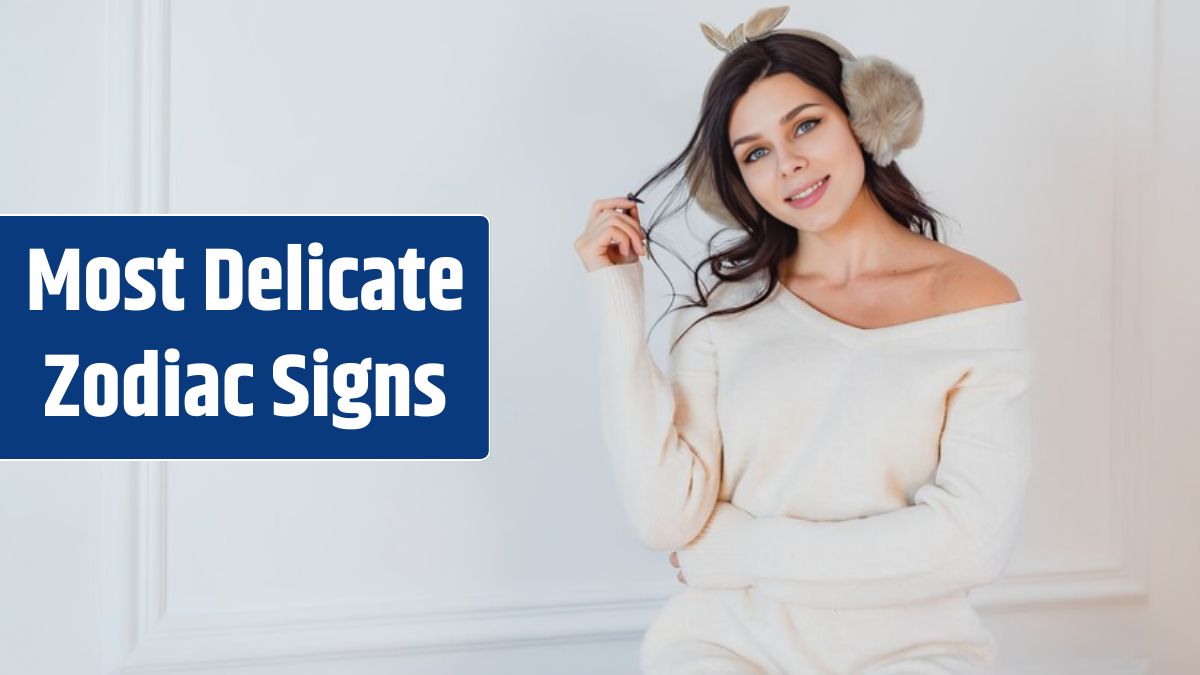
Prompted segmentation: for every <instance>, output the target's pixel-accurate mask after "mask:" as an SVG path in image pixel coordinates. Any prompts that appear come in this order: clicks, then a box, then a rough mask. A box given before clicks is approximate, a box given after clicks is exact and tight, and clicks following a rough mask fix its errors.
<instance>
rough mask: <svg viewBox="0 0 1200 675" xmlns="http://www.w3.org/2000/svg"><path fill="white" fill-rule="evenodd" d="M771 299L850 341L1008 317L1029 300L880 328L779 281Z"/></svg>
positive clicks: (938, 315) (895, 335)
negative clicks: (841, 315) (825, 307)
mask: <svg viewBox="0 0 1200 675" xmlns="http://www.w3.org/2000/svg"><path fill="white" fill-rule="evenodd" d="M769 299H774V300H777V301H778V302H781V303H782V304H783V305H784V306H785V307H787V308H789V309H790V310H791V311H792V312H794V313H796V314H798V315H800V316H801V317H803V318H804V319H806V320H807V321H808V322H809V323H811V324H812V325H814V326H817V327H820V328H822V329H824V330H825V331H826V332H830V333H833V334H835V335H838V336H839V337H841V338H843V339H846V340H871V339H881V338H885V337H901V336H905V335H914V334H918V333H925V332H927V331H933V330H937V329H939V328H948V327H951V326H962V325H970V324H976V323H980V322H982V321H988V320H991V319H994V318H996V317H998V316H1004V315H1007V314H1010V313H1013V312H1020V311H1023V310H1025V309H1026V306H1027V302H1026V300H1025V298H1020V299H1018V300H1013V301H1011V302H1001V303H995V304H991V305H981V306H979V307H972V308H969V309H962V310H958V311H955V312H947V313H945V314H935V315H933V316H929V317H925V318H924V319H916V320H913V321H906V322H903V323H897V324H892V325H890V326H879V327H877V328H863V327H861V326H855V325H854V324H850V323H846V322H844V321H841V320H839V319H835V318H833V317H832V316H830V315H828V314H826V313H825V312H822V311H821V310H819V309H817V308H816V307H815V306H814V305H811V304H809V303H808V301H806V300H805V299H804V298H801V297H800V296H799V295H796V294H795V293H793V292H792V291H791V289H789V288H788V287H787V286H785V285H784V284H783V283H782V282H779V283H776V284H775V290H773V291H772V292H771V295H770V296H769Z"/></svg>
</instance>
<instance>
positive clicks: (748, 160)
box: [745, 118, 821, 164]
mask: <svg viewBox="0 0 1200 675" xmlns="http://www.w3.org/2000/svg"><path fill="white" fill-rule="evenodd" d="M810 123H811V124H812V125H813V126H814V127H815V126H816V125H818V124H820V123H821V120H819V119H815V118H814V119H808V120H804V121H803V122H801V123H800V124H797V125H796V131H799V130H800V127H803V126H804V125H805V124H810ZM809 128H810V129H811V128H812V127H809ZM804 133H805V134H807V133H808V132H807V131H805V132H804ZM799 135H800V136H803V135H804V134H799ZM759 150H762V148H755V149H753V150H751V151H750V154H748V155H746V160H745V162H746V164H749V163H751V162H754V161H756V160H757V158H756V157H755V156H754V155H755V154H756V153H757V152H758V151H759Z"/></svg>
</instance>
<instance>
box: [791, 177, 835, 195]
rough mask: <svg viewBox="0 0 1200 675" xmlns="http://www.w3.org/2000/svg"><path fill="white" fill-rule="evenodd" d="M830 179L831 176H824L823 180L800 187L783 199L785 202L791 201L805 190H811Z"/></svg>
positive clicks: (819, 179)
mask: <svg viewBox="0 0 1200 675" xmlns="http://www.w3.org/2000/svg"><path fill="white" fill-rule="evenodd" d="M828 179H829V176H828V175H826V176H822V177H821V178H818V179H816V180H814V181H813V182H811V183H807V184H805V185H801V186H800V187H798V188H796V189H795V190H793V191H791V192H789V193H788V195H787V196H786V197H784V198H783V199H784V201H791V199H792V197H795V196H796V195H798V194H800V193H801V192H804V191H805V190H807V189H809V188H810V187H812V186H814V185H816V184H817V183H820V182H821V181H823V180H828Z"/></svg>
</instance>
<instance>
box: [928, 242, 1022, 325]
mask: <svg viewBox="0 0 1200 675" xmlns="http://www.w3.org/2000/svg"><path fill="white" fill-rule="evenodd" d="M944 249H945V251H944V255H943V263H942V264H941V265H940V266H939V271H938V275H937V277H938V280H937V284H936V286H937V291H936V294H937V296H938V304H940V305H941V306H942V307H943V308H944V310H945V311H959V310H964V309H973V308H975V307H983V306H986V305H996V304H1001V303H1006V302H1016V301H1018V300H1020V299H1021V294H1020V291H1019V290H1018V289H1017V285H1016V283H1014V282H1013V280H1012V279H1010V278H1009V277H1008V275H1006V274H1004V272H1001V271H1000V270H999V269H997V268H996V267H995V266H993V265H991V264H989V263H987V262H986V261H984V260H982V259H980V258H977V257H975V256H973V255H971V254H969V253H965V252H963V251H959V250H957V249H954V248H951V247H950V246H944Z"/></svg>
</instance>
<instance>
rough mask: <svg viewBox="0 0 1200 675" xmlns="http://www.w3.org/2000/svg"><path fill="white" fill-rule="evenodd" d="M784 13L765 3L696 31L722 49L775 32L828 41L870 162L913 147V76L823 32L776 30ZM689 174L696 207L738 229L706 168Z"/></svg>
mask: <svg viewBox="0 0 1200 675" xmlns="http://www.w3.org/2000/svg"><path fill="white" fill-rule="evenodd" d="M787 13H788V7H787V6H786V5H781V6H779V7H768V8H766V9H760V10H758V11H757V12H755V13H754V14H753V15H752V16H751V17H750V18H749V19H747V20H746V21H745V22H744V23H740V24H738V25H737V26H736V27H734V29H733V30H732V31H730V32H729V33H728V34H723V33H721V31H719V30H717V29H716V28H713V27H712V26H710V25H709V24H706V23H701V24H700V30H701V31H702V32H703V33H704V38H705V39H706V40H708V42H709V44H711V45H712V46H714V47H716V48H717V49H719V50H721V51H722V52H725V53H729V52H732V51H733V50H735V49H737V48H738V47H740V46H742V45H744V44H746V43H747V42H749V41H751V40H755V39H760V38H764V37H766V36H768V35H773V34H775V33H791V34H793V35H801V36H804V37H808V38H812V39H814V40H817V41H819V42H821V43H823V44H825V45H827V46H828V47H829V48H830V49H833V50H834V51H835V52H837V53H838V55H839V56H840V57H841V59H842V82H841V85H842V94H843V95H844V96H845V98H846V107H848V108H849V109H850V115H849V117H850V126H851V128H852V129H853V130H854V135H855V136H856V137H857V138H858V141H859V143H861V144H862V147H863V149H864V150H866V151H867V153H868V154H870V155H871V158H872V160H874V162H875V163H876V164H878V165H879V166H887V165H889V164H891V163H892V161H893V160H894V159H895V158H896V156H897V155H899V154H900V152H901V151H902V150H904V149H906V148H911V147H912V146H913V145H915V144H916V142H917V139H918V138H919V137H920V135H921V123H922V121H923V118H924V103H923V101H922V99H921V91H920V89H919V88H918V87H917V83H916V80H915V79H914V78H913V76H912V75H911V74H909V73H908V72H907V71H906V70H904V69H903V68H901V67H900V66H897V65H896V64H894V63H892V62H891V61H888V60H887V59H883V58H880V57H877V56H864V57H862V58H858V57H855V56H854V54H852V53H851V52H850V50H849V49H846V48H845V47H844V46H842V45H841V44H840V43H838V42H837V41H836V40H834V39H833V38H831V37H829V36H828V35H825V34H823V33H818V32H816V31H810V30H802V29H798V28H780V29H777V30H776V29H775V27H776V26H778V25H779V23H780V22H781V21H783V17H784V16H785V15H786V14H787ZM688 173H689V187H690V190H691V193H692V196H693V198H695V200H696V203H697V204H698V205H699V206H700V208H701V209H703V210H704V211H705V212H707V213H708V214H709V215H710V216H712V217H713V218H715V219H716V220H718V221H720V222H722V223H724V224H726V225H731V226H735V227H740V225H739V224H738V222H737V221H736V220H735V219H734V218H733V216H732V214H730V213H729V211H728V210H727V209H726V208H725V205H724V204H723V203H722V202H721V197H720V195H719V194H717V190H716V186H714V185H713V182H712V171H711V169H710V168H709V167H707V166H694V167H692V168H691V169H690V170H689V171H688Z"/></svg>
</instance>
